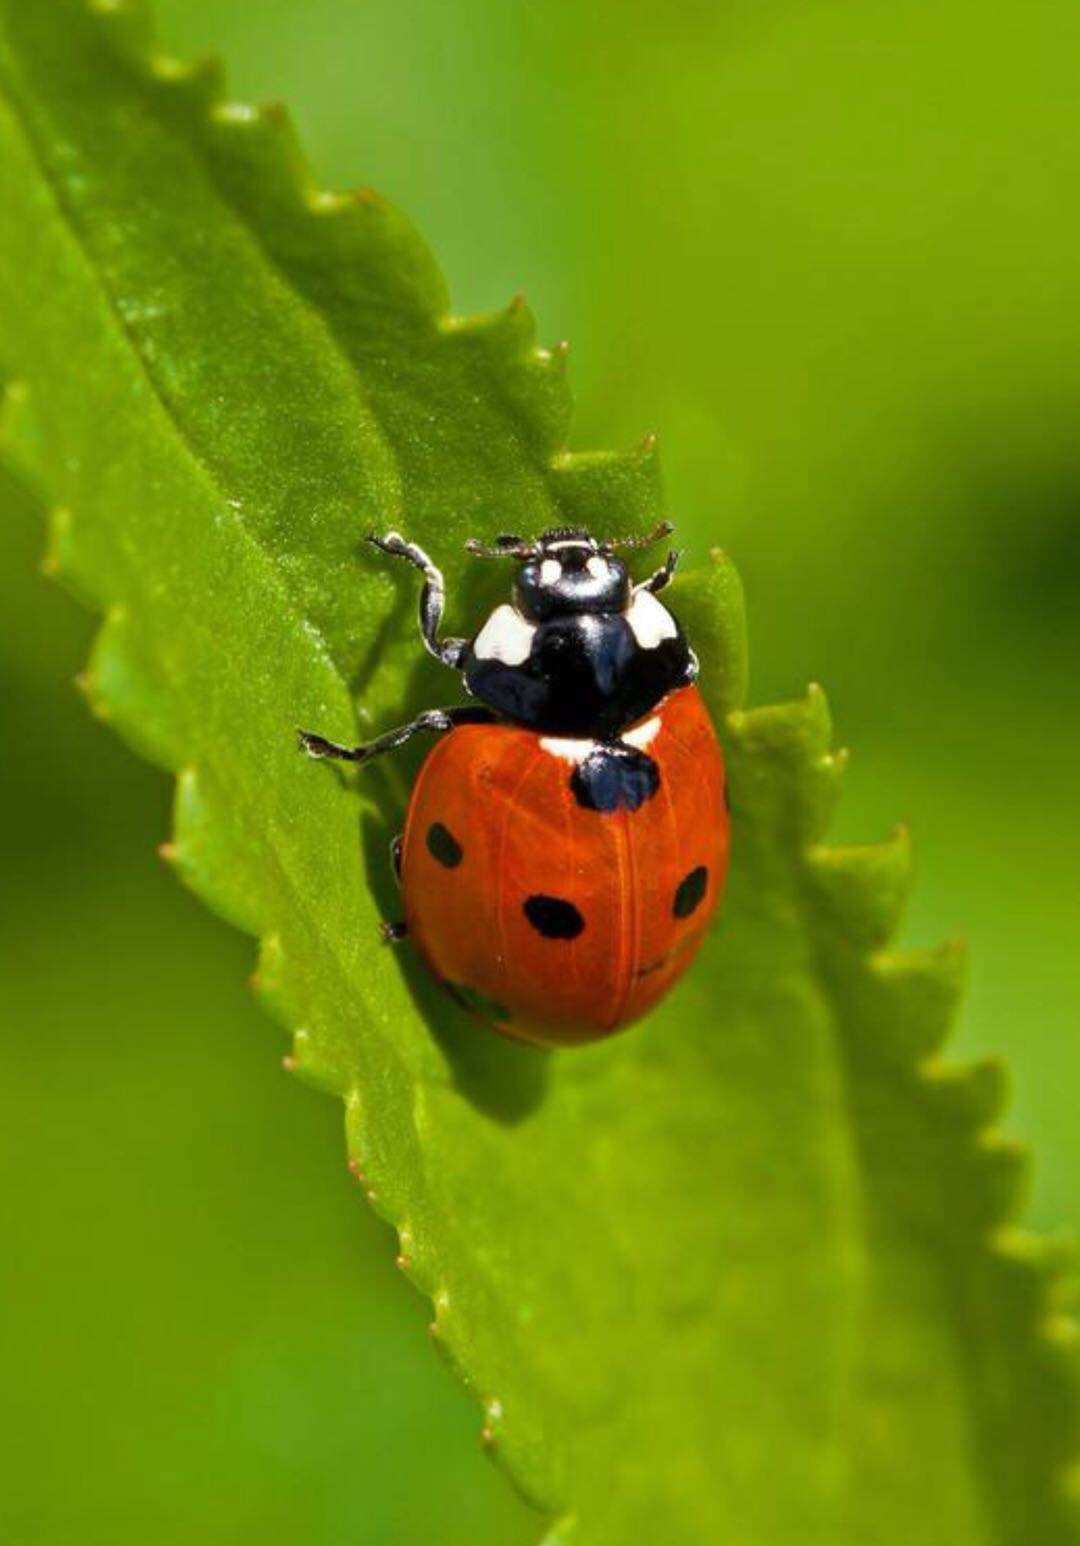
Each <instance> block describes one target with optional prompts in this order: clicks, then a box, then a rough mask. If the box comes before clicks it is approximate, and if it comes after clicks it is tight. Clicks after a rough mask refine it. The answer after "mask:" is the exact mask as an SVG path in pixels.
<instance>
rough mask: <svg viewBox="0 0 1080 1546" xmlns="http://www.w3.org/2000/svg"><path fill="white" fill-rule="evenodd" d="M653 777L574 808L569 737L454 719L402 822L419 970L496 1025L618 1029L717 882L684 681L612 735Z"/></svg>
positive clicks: (692, 710) (716, 808) (719, 864)
mask: <svg viewBox="0 0 1080 1546" xmlns="http://www.w3.org/2000/svg"><path fill="white" fill-rule="evenodd" d="M623 734H624V739H626V740H627V741H629V742H631V743H632V744H634V745H638V746H641V747H642V748H643V749H645V750H647V753H648V756H649V757H650V758H651V759H652V760H653V762H654V763H655V765H656V768H657V770H658V772H659V785H658V787H657V789H656V791H655V793H653V794H652V795H651V796H650V797H649V798H647V799H645V800H644V801H643V803H642V804H640V805H639V806H638V807H637V809H629V808H627V807H626V806H622V807H620V808H619V809H616V810H607V811H605V810H596V809H591V808H589V807H588V806H586V805H583V804H582V803H581V802H580V801H579V799H578V798H577V797H576V795H575V793H574V789H573V786H572V783H571V779H572V775H573V772H574V768H575V763H576V759H577V758H578V757H580V755H581V750H582V743H580V742H577V743H575V742H573V741H569V740H564V739H560V738H558V737H549V736H544V735H538V734H537V733H536V732H535V731H533V730H529V729H524V728H520V727H518V726H515V725H511V724H505V723H500V724H490V725H487V724H484V725H460V726H459V727H458V728H456V729H453V730H451V731H450V732H449V733H448V734H447V735H446V736H445V737H444V738H443V739H442V740H440V741H439V742H438V743H437V744H436V745H435V746H434V747H433V749H432V751H431V752H430V753H429V755H428V757H427V758H426V760H425V762H424V763H423V765H422V767H421V769H420V773H419V775H418V777H417V779H416V783H415V785H414V787H413V791H412V796H411V799H410V802H409V808H408V814H407V817H406V822H405V831H404V843H403V849H402V866H401V878H402V885H403V890H404V901H405V920H406V924H407V928H408V935H409V938H410V939H411V940H412V942H413V943H414V945H415V946H416V948H417V949H418V950H419V952H420V954H421V956H422V957H423V959H424V961H425V962H426V964H427V966H428V968H429V969H430V971H431V972H432V973H433V974H434V976H435V977H436V978H438V980H439V981H440V982H441V983H443V984H444V985H445V986H446V988H447V989H448V990H449V991H450V992H451V993H452V994H453V995H454V996H455V997H457V998H458V999H459V1001H461V1002H463V1003H464V1004H465V1005H466V1006H467V1007H469V1008H470V1009H472V1010H473V1011H474V1012H475V1013H476V1014H478V1015H479V1016H480V1018H481V1019H483V1020H484V1021H486V1022H487V1023H488V1024H489V1025H491V1026H492V1027H493V1028H494V1029H495V1030H497V1031H499V1032H501V1033H502V1034H504V1035H507V1036H512V1037H516V1038H520V1039H523V1040H527V1041H532V1042H537V1043H540V1044H541V1045H546V1046H566V1045H573V1044H576V1043H581V1042H586V1041H592V1040H595V1039H596V1038H598V1037H602V1036H606V1035H609V1034H610V1033H611V1032H612V1031H616V1030H619V1029H620V1028H622V1027H624V1026H626V1025H629V1024H630V1023H631V1022H633V1021H634V1020H637V1019H638V1018H640V1016H642V1015H643V1014H645V1013H646V1012H647V1011H648V1010H649V1009H650V1008H652V1006H653V1005H654V1004H656V1003H657V1002H658V1000H659V999H661V998H662V997H663V996H664V994H665V993H667V992H668V990H669V989H670V988H671V987H672V985H673V984H674V983H675V982H676V981H677V979H678V978H679V977H681V976H682V974H683V973H684V972H685V971H686V969H687V967H688V966H689V965H690V963H691V961H692V960H693V958H694V956H695V954H696V953H697V950H698V948H699V946H700V945H701V942H702V939H703V938H704V935H705V932H706V930H707V927H708V924H709V920H710V918H711V917H712V914H713V912H714V910H715V908H716V905H717V902H718V901H719V899H720V896H721V894H722V891H723V888H724V881H725V877H726V874H727V863H728V838H729V818H728V812H727V806H726V801H725V791H724V764H723V758H722V755H721V751H720V747H719V744H718V742H717V739H716V735H715V732H714V730H713V727H712V723H711V721H710V719H709V715H708V712H707V710H706V708H705V705H704V703H703V701H702V698H701V695H700V693H699V692H698V690H697V688H696V687H694V686H686V687H681V688H679V689H677V690H676V691H674V692H672V693H670V694H669V695H668V696H667V697H666V698H664V699H663V700H662V701H661V702H660V703H659V704H658V705H657V706H656V707H655V708H654V709H653V710H652V711H651V712H650V713H649V714H647V715H646V716H644V717H643V718H642V719H641V720H639V721H638V723H637V724H636V725H635V726H632V727H630V728H629V729H628V730H627V731H625V732H624V733H623Z"/></svg>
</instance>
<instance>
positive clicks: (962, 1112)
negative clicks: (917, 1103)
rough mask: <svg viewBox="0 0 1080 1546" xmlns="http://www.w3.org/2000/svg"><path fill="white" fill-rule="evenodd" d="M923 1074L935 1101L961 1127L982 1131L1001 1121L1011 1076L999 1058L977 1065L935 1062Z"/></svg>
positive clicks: (925, 1064)
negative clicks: (999, 1119)
mask: <svg viewBox="0 0 1080 1546" xmlns="http://www.w3.org/2000/svg"><path fill="white" fill-rule="evenodd" d="M920 1073H921V1075H922V1078H923V1080H924V1082H925V1085H926V1088H927V1093H928V1094H929V1095H930V1097H931V1099H933V1100H934V1102H935V1103H936V1104H937V1105H938V1106H939V1107H942V1108H943V1109H944V1110H945V1112H946V1113H947V1117H948V1120H950V1121H953V1122H956V1123H958V1124H959V1125H960V1126H962V1127H965V1128H969V1129H975V1130H981V1129H983V1128H985V1127H988V1126H989V1125H990V1124H991V1123H992V1122H995V1121H997V1119H998V1118H999V1117H1000V1116H1001V1114H1002V1112H1003V1111H1004V1109H1005V1105H1006V1102H1007V1099H1008V1093H1009V1081H1008V1075H1007V1072H1006V1069H1005V1065H1004V1063H1002V1062H1001V1060H1000V1059H999V1058H982V1059H980V1060H979V1061H978V1062H976V1063H968V1064H957V1063H944V1062H942V1061H940V1060H939V1059H937V1058H931V1059H929V1060H927V1061H926V1062H924V1063H923V1065H922V1067H921V1069H920Z"/></svg>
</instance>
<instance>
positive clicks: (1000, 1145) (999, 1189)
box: [968, 1129, 1031, 1229]
mask: <svg viewBox="0 0 1080 1546" xmlns="http://www.w3.org/2000/svg"><path fill="white" fill-rule="evenodd" d="M973 1165H974V1170H975V1172H976V1184H975V1185H973V1186H972V1187H971V1189H970V1193H969V1199H968V1200H969V1204H970V1206H971V1208H972V1210H973V1211H974V1212H975V1213H976V1215H977V1216H978V1218H979V1221H980V1222H981V1224H982V1225H983V1226H984V1227H985V1228H987V1229H992V1228H994V1227H995V1226H996V1225H1000V1224H1002V1223H1003V1222H1005V1221H1007V1220H1009V1219H1013V1218H1015V1217H1016V1216H1017V1214H1018V1213H1019V1212H1020V1210H1021V1208H1022V1207H1023V1205H1024V1202H1025V1201H1026V1199H1027V1194H1028V1190H1029V1186H1030V1176H1031V1157H1030V1155H1029V1153H1028V1151H1027V1149H1026V1148H1025V1147H1024V1145H1023V1144H1022V1143H1020V1142H1019V1141H1018V1140H1017V1139H1015V1138H1010V1137H1008V1136H1007V1135H1006V1134H1004V1133H1002V1132H999V1131H998V1130H996V1129H991V1130H989V1131H987V1132H984V1133H982V1134H981V1135H980V1136H979V1138H978V1139H977V1140H976V1142H975V1145H974V1150H973Z"/></svg>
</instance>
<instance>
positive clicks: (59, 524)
mask: <svg viewBox="0 0 1080 1546" xmlns="http://www.w3.org/2000/svg"><path fill="white" fill-rule="evenodd" d="M41 572H42V574H44V575H45V576H47V578H48V579H50V580H58V581H59V582H60V583H61V584H62V586H63V588H64V589H65V590H66V591H67V592H68V593H69V594H70V595H72V596H74V597H75V599H76V600H77V601H80V602H81V603H82V604H83V605H84V606H86V607H89V608H92V609H94V610H96V609H97V608H98V606H99V604H100V587H99V585H98V583H97V579H96V577H95V576H94V574H93V573H92V572H91V566H90V562H89V559H88V558H87V556H86V554H85V552H84V549H83V545H82V544H80V543H79V541H78V540H77V533H76V530H75V517H74V513H73V511H72V509H71V507H70V506H69V505H64V504H58V505H53V506H52V507H51V508H50V509H48V510H47V511H46V513H45V550H44V552H43V553H42V555H41Z"/></svg>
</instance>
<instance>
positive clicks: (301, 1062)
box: [282, 1026, 347, 1095]
mask: <svg viewBox="0 0 1080 1546" xmlns="http://www.w3.org/2000/svg"><path fill="white" fill-rule="evenodd" d="M282 1064H283V1066H284V1068H285V1071H286V1073H290V1074H295V1075H296V1077H297V1078H298V1079H301V1080H302V1081H303V1082H304V1084H309V1085H311V1087H312V1088H313V1089H316V1090H322V1091H324V1092H325V1093H327V1094H329V1095H342V1094H344V1092H345V1088H346V1084H347V1080H346V1078H345V1076H344V1075H343V1073H342V1072H341V1070H340V1069H339V1068H338V1067H337V1066H336V1065H335V1064H334V1063H333V1062H332V1061H331V1060H330V1059H329V1058H327V1057H326V1056H325V1055H324V1054H323V1052H322V1051H321V1049H320V1047H319V1046H318V1044H317V1041H316V1038H315V1037H313V1036H312V1034H311V1032H310V1031H309V1030H308V1029H307V1028H306V1026H298V1027H297V1029H296V1030H295V1031H294V1032H293V1038H292V1051H291V1052H290V1053H288V1054H287V1056H286V1057H284V1058H282Z"/></svg>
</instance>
